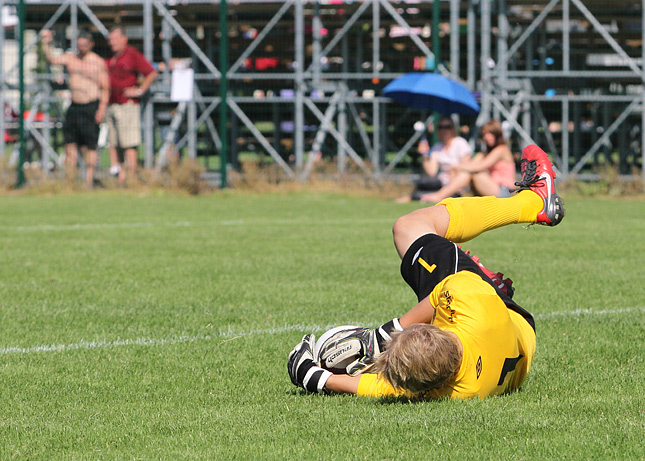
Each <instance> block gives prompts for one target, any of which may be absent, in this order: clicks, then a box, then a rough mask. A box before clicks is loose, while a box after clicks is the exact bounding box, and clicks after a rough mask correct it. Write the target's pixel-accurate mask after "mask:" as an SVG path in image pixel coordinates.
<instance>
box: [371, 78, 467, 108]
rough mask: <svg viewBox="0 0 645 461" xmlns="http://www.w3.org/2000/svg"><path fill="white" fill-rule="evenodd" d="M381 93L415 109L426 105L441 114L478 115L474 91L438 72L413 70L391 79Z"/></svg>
mask: <svg viewBox="0 0 645 461" xmlns="http://www.w3.org/2000/svg"><path fill="white" fill-rule="evenodd" d="M383 94H384V95H385V96H387V97H388V98H392V99H394V100H395V101H397V102H400V103H401V104H403V105H404V106H407V107H412V108H415V109H426V110H431V111H434V112H439V113H442V114H444V115H449V114H461V115H477V114H478V113H479V104H477V101H476V100H475V97H474V96H473V94H472V93H471V92H470V91H469V90H468V88H466V87H465V86H464V85H462V84H461V83H459V82H456V81H454V80H451V79H449V78H448V77H444V76H443V75H440V74H431V73H420V72H413V73H410V74H405V75H402V76H401V77H399V78H397V79H395V80H392V81H391V82H390V83H389V84H388V85H387V86H386V87H385V88H384V89H383Z"/></svg>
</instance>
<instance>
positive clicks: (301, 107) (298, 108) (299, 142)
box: [293, 0, 305, 174]
mask: <svg viewBox="0 0 645 461" xmlns="http://www.w3.org/2000/svg"><path fill="white" fill-rule="evenodd" d="M295 9H296V12H295V21H296V24H295V26H296V27H295V34H296V36H295V44H296V49H295V62H294V64H295V65H296V101H295V102H296V105H295V107H294V112H295V114H294V133H293V136H294V146H293V148H294V153H295V155H296V172H297V173H298V174H300V173H301V172H302V166H303V162H302V160H303V154H304V150H305V137H304V126H305V115H304V111H305V95H304V92H305V81H304V74H303V70H304V67H305V50H304V49H305V24H304V0H296V7H295Z"/></svg>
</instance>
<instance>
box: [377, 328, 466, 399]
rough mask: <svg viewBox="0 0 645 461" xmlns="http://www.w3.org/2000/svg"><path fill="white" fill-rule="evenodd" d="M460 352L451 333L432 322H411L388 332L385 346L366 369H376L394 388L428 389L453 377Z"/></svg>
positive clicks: (415, 390)
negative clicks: (390, 335)
mask: <svg viewBox="0 0 645 461" xmlns="http://www.w3.org/2000/svg"><path fill="white" fill-rule="evenodd" d="M461 355H462V353H461V347H460V345H459V344H458V339H457V338H456V336H455V335H454V334H453V333H450V332H447V331H443V330H441V329H439V328H437V327H435V326H433V325H427V324H415V325H411V326H409V327H407V328H405V329H404V330H403V331H400V332H395V333H393V334H392V341H390V343H389V344H388V346H387V350H386V351H385V352H384V353H383V354H382V355H381V356H380V357H379V358H378V359H377V361H376V364H375V365H374V368H373V369H372V370H370V372H374V373H379V374H380V375H381V377H382V378H384V379H385V380H387V381H388V382H389V383H390V384H392V386H394V387H396V388H402V389H406V390H409V391H412V392H420V391H428V390H431V389H437V388H439V387H441V386H443V385H444V384H445V383H446V382H447V381H448V380H450V379H451V378H453V377H454V375H455V374H456V373H457V370H459V365H460V364H461Z"/></svg>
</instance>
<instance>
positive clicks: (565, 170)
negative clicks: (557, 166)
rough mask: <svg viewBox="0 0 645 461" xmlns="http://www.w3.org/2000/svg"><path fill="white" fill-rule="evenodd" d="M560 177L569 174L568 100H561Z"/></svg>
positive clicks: (564, 177)
mask: <svg viewBox="0 0 645 461" xmlns="http://www.w3.org/2000/svg"><path fill="white" fill-rule="evenodd" d="M561 133H562V165H561V169H562V176H563V178H562V179H566V177H567V175H568V174H569V101H567V100H564V101H562V131H561Z"/></svg>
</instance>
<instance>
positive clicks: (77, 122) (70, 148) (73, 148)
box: [40, 30, 110, 187]
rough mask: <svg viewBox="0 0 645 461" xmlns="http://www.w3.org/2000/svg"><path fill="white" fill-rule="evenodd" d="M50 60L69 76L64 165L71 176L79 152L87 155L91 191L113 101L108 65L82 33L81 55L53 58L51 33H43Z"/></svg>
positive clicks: (79, 35) (80, 39)
mask: <svg viewBox="0 0 645 461" xmlns="http://www.w3.org/2000/svg"><path fill="white" fill-rule="evenodd" d="M40 36H41V39H42V43H43V49H44V51H45V56H46V57H47V60H48V61H49V62H50V63H51V64H54V65H62V66H65V67H66V68H67V72H68V73H69V89H70V91H71V93H72V104H71V105H70V106H69V109H68V110H67V114H66V115H65V123H64V125H63V135H64V139H65V154H66V155H65V163H66V166H67V172H68V174H71V175H73V174H74V171H76V161H77V156H78V150H79V148H80V149H82V151H83V152H84V153H85V162H86V164H87V175H86V177H85V181H86V184H87V186H88V187H92V185H93V184H94V170H95V168H96V163H97V157H98V156H97V153H96V147H97V141H98V137H99V124H100V123H101V122H103V120H104V118H105V111H106V109H107V104H108V100H109V97H110V81H109V79H108V73H107V67H106V65H105V61H104V60H103V59H102V58H101V57H100V56H99V55H97V54H96V53H94V52H93V51H92V48H93V47H94V40H93V39H92V35H91V34H90V33H89V32H84V31H83V32H80V33H79V34H78V39H77V42H76V44H77V47H78V52H77V53H76V54H74V53H69V52H68V53H65V54H63V55H61V56H54V55H53V54H52V51H51V42H52V32H51V31H50V30H43V31H42V32H41V33H40Z"/></svg>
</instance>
